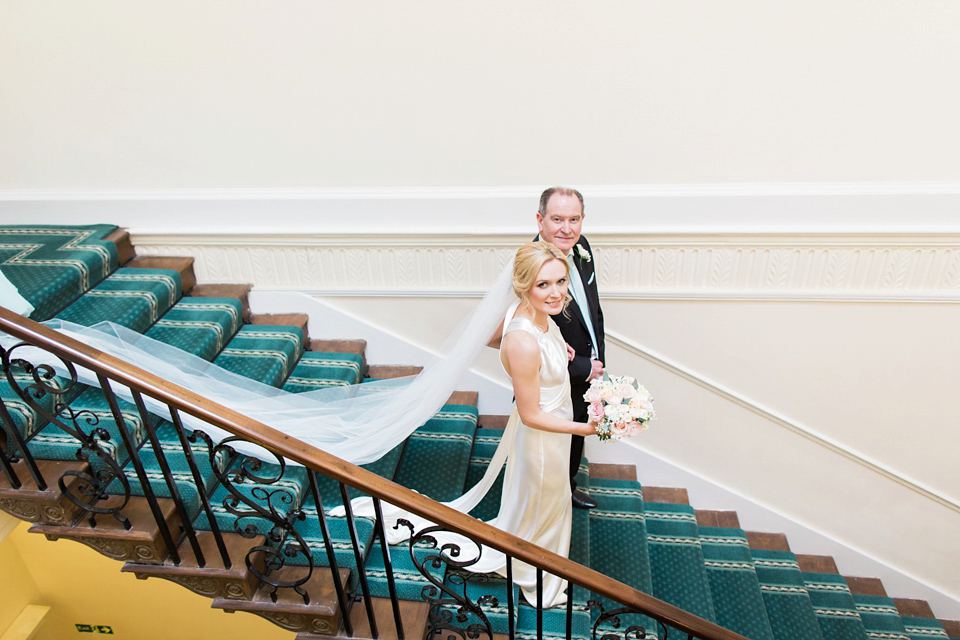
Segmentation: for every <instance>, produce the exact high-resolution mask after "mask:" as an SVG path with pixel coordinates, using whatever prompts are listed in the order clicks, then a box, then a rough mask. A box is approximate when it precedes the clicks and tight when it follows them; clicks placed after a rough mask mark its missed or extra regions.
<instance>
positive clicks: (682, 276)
mask: <svg viewBox="0 0 960 640" xmlns="http://www.w3.org/2000/svg"><path fill="white" fill-rule="evenodd" d="M170 239H171V238H170V237H169V236H164V237H163V238H158V240H161V242H157V243H152V242H151V240H150V238H149V237H145V238H138V243H137V249H138V251H140V252H141V253H142V254H144V255H192V256H194V257H195V258H196V263H195V269H196V272H197V277H198V278H199V280H200V281H201V282H253V283H254V284H255V285H256V286H258V287H263V288H284V289H287V288H292V289H299V290H303V291H307V292H314V293H318V294H329V295H337V294H340V295H342V294H356V295H380V294H389V295H410V296H417V295H437V294H444V295H449V294H455V293H460V294H462V295H476V294H479V293H482V292H483V291H485V290H486V289H487V288H488V287H489V286H490V285H491V284H492V283H493V281H494V280H495V278H496V276H497V274H498V273H499V272H500V270H501V269H502V268H503V266H504V265H505V264H506V263H507V262H508V261H509V259H510V256H511V255H512V252H513V250H514V248H515V247H516V246H517V245H518V244H519V243H520V242H523V241H524V240H526V238H513V237H502V238H498V237H484V239H483V240H482V241H478V242H477V243H476V245H475V246H468V245H465V243H464V239H463V237H456V236H450V237H441V236H438V237H431V238H429V241H428V242H423V243H421V244H417V242H416V241H415V240H413V239H410V238H406V237H395V236H388V235H383V236H378V235H375V234H372V235H370V236H363V237H357V236H349V237H343V238H340V239H339V242H338V241H337V240H338V239H337V238H329V237H328V238H323V239H322V240H321V239H311V238H309V237H307V238H297V239H291V238H285V237H284V238H274V239H269V238H268V239H266V240H265V239H264V238H263V237H249V238H247V237H237V236H230V237H224V238H222V239H219V240H218V239H217V238H215V237H214V238H211V237H210V236H204V237H202V238H199V237H197V238H191V237H190V236H182V237H177V239H178V240H179V241H178V242H176V243H175V244H174V243H170V242H169V240H170ZM590 240H591V243H592V246H593V249H594V253H595V258H596V264H597V277H598V283H599V286H600V289H601V291H602V292H603V294H604V296H605V297H607V298H609V297H616V298H634V297H636V298H658V297H663V298H690V299H697V298H710V299H716V298H744V297H747V298H758V299H778V298H785V299H795V298H801V299H825V300H832V299H853V300H855V299H869V300H897V301H900V300H919V301H927V300H931V299H932V300H948V301H957V300H960V236H956V235H930V236H906V237H902V236H892V235H891V236H877V235H857V234H848V235H831V236H817V235H796V234H783V235H775V234H774V235H770V234H768V235H763V236H752V235H726V236H716V235H689V236H660V235H639V234H634V235H629V236H616V235H610V234H599V235H591V236H590ZM164 241H165V242H164Z"/></svg>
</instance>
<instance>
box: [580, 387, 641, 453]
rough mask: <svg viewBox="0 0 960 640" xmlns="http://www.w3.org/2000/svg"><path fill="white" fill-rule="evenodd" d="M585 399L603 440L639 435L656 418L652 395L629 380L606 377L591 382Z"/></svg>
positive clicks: (598, 434) (598, 435)
mask: <svg viewBox="0 0 960 640" xmlns="http://www.w3.org/2000/svg"><path fill="white" fill-rule="evenodd" d="M583 399H584V400H586V401H587V402H588V403H590V406H589V407H587V414H588V416H589V417H590V419H591V420H593V421H594V422H596V423H597V437H599V438H600V440H610V439H613V440H619V439H621V438H628V437H633V436H635V435H639V434H640V433H642V432H643V431H644V430H645V429H646V428H647V423H648V422H649V421H650V420H653V419H654V418H655V417H656V413H655V412H654V410H653V398H651V397H650V392H649V391H647V390H646V389H645V388H644V387H643V385H641V384H640V383H639V382H637V381H636V379H634V378H631V377H630V376H609V375H607V374H606V373H604V374H603V375H602V376H599V377H596V378H594V379H593V380H592V381H591V382H590V388H589V389H587V392H586V393H584V394H583Z"/></svg>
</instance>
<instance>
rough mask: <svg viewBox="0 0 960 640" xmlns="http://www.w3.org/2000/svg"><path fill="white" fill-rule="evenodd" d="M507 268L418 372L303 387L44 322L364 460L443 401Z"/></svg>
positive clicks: (501, 305) (485, 335)
mask: <svg viewBox="0 0 960 640" xmlns="http://www.w3.org/2000/svg"><path fill="white" fill-rule="evenodd" d="M512 271H513V261H512V260H510V263H509V264H508V265H507V266H506V268H505V269H504V270H503V271H502V272H501V274H500V276H499V277H498V278H497V281H496V283H495V284H494V285H493V287H492V288H491V289H490V290H489V291H488V293H487V294H486V296H484V298H483V300H482V301H481V302H480V303H479V304H478V305H477V307H476V308H475V309H474V311H473V312H472V313H471V314H470V315H469V316H468V317H467V318H466V319H465V320H464V321H463V322H462V323H461V324H460V326H459V328H458V329H457V330H456V331H454V332H453V333H452V334H451V335H450V336H449V337H448V339H447V340H446V342H445V344H444V347H443V349H442V350H441V352H440V355H438V356H437V357H435V358H434V359H433V360H432V361H431V362H429V363H428V364H427V365H426V366H425V367H424V368H423V371H422V372H421V373H420V374H419V375H417V376H414V377H409V378H399V379H394V380H383V381H377V382H368V383H364V384H358V385H352V386H346V387H335V388H330V389H321V390H317V391H311V392H307V393H300V394H296V393H288V392H285V391H282V390H280V389H276V388H274V387H271V386H268V385H265V384H262V383H259V382H256V381H254V380H250V379H248V378H245V377H242V376H239V375H237V374H234V373H231V372H229V371H226V370H224V369H221V368H219V367H217V366H215V365H213V364H211V363H209V362H207V361H206V360H203V359H201V358H198V357H196V356H193V355H191V354H188V353H186V352H184V351H181V350H180V349H177V348H175V347H172V346H169V345H167V344H164V343H162V342H157V341H156V340H153V339H151V338H148V337H146V336H144V335H141V334H139V333H136V332H134V331H131V330H129V329H126V328H124V327H122V326H119V325H116V324H114V323H111V322H102V323H99V324H96V325H94V326H92V327H85V326H82V325H77V324H74V323H71V322H66V321H62V320H56V319H55V320H50V321H48V322H46V323H45V324H46V325H47V326H48V327H50V328H52V329H55V330H57V331H59V332H61V333H63V334H65V335H67V336H69V337H72V338H75V339H77V340H79V341H81V342H84V343H86V344H88V345H90V346H92V347H94V348H96V349H99V350H101V351H104V352H106V353H108V354H110V355H113V356H116V357H117V358H120V359H121V360H124V361H126V362H129V363H131V364H134V365H136V366H138V367H140V368H142V369H145V370H147V371H149V372H150V373H153V374H156V375H158V376H160V377H162V378H165V379H167V380H169V381H171V382H174V383H176V384H178V385H180V386H182V387H184V388H186V389H189V390H191V391H193V392H195V393H198V394H200V395H202V396H205V397H207V398H209V399H211V400H213V401H215V402H218V403H220V404H223V405H225V406H227V407H230V408H231V409H234V410H236V411H239V412H240V413H243V414H245V415H247V416H248V417H250V418H253V419H255V420H259V421H260V422H263V423H265V424H267V425H269V426H271V427H273V428H275V429H278V430H280V431H282V432H284V433H286V434H288V435H290V436H293V437H295V438H297V439H299V440H302V441H304V442H307V443H309V444H312V445H314V446H316V447H318V448H320V449H323V450H324V451H326V452H328V453H331V454H333V455H335V456H338V457H340V458H343V459H345V460H347V461H349V462H352V463H355V464H364V463H367V462H372V461H373V460H376V459H377V458H379V457H381V456H382V455H383V454H385V453H386V452H388V451H390V450H391V449H392V448H393V447H395V446H396V445H397V444H399V443H400V442H402V441H403V440H404V439H405V438H406V437H407V436H408V435H410V433H412V432H413V431H414V430H415V429H416V428H417V427H418V426H420V425H422V424H423V423H424V422H426V421H427V420H428V419H429V418H430V417H431V416H433V415H434V414H435V413H436V412H437V410H439V409H440V407H441V406H442V405H443V404H444V402H445V401H446V399H447V398H448V397H449V396H450V393H451V392H452V391H453V390H454V389H455V388H456V385H457V384H458V382H459V381H460V379H461V377H462V375H463V374H464V372H466V371H467V369H469V368H470V366H471V365H472V364H473V362H474V360H475V359H476V357H477V356H478V355H479V353H480V351H481V350H482V349H483V348H484V346H485V345H486V343H487V342H488V341H489V339H490V336H491V335H492V334H493V332H494V331H495V330H496V328H497V326H498V325H499V324H500V322H502V320H503V318H504V314H505V312H506V310H507V308H508V307H509V306H510V304H511V303H513V302H515V301H516V300H517V298H516V295H515V294H514V293H513V289H512V287H511V284H510V281H511V274H512ZM0 341H2V343H3V344H4V346H6V347H7V348H9V347H10V346H12V345H13V344H14V343H15V342H16V340H14V339H13V338H12V337H11V336H8V335H5V334H0ZM18 356H19V357H23V358H26V359H27V360H29V361H31V362H33V363H34V364H40V363H41V362H47V363H49V364H51V365H53V366H55V367H57V366H58V365H60V363H59V362H58V361H57V360H56V358H53V357H52V356H51V355H50V354H46V353H45V352H42V351H39V350H34V349H31V350H30V352H29V353H27V352H26V350H25V349H18ZM61 370H62V367H61ZM78 377H79V379H80V381H81V382H83V383H86V384H89V385H94V386H98V384H99V383H98V379H97V376H96V375H94V374H93V373H92V372H91V371H88V370H79V371H78ZM116 391H117V392H118V394H119V395H121V396H124V395H125V392H126V390H125V389H124V388H120V389H116ZM126 398H127V399H129V394H126ZM145 400H147V401H148V406H149V408H150V409H151V410H153V411H155V412H156V413H157V415H160V416H164V415H167V414H168V410H167V409H166V407H165V406H164V405H163V404H161V403H159V402H151V401H150V400H149V399H148V398H145ZM183 418H184V421H185V422H186V424H187V425H188V426H190V427H192V428H195V429H201V430H203V431H206V432H207V433H208V434H209V435H210V436H211V437H212V438H213V439H214V440H215V441H219V440H221V439H223V438H226V437H228V436H229V435H230V434H228V433H226V432H224V431H222V430H219V429H216V428H214V427H212V426H211V425H209V424H207V423H205V422H202V421H200V420H198V419H195V418H192V417H190V416H187V415H184V416H183ZM236 448H238V449H241V450H242V451H244V453H248V454H250V455H263V453H264V452H263V451H262V450H260V449H259V448H258V447H256V446H253V445H251V446H249V447H247V448H246V450H244V449H243V447H242V445H240V446H237V447H236ZM265 459H267V460H272V459H273V458H272V456H269V457H266V458H265Z"/></svg>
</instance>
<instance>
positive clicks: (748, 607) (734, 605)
mask: <svg viewBox="0 0 960 640" xmlns="http://www.w3.org/2000/svg"><path fill="white" fill-rule="evenodd" d="M700 546H701V547H702V548H703V559H704V564H705V565H706V568H707V577H708V578H709V580H710V592H711V593H712V594H713V608H714V611H715V612H716V614H717V624H719V625H720V626H721V627H725V628H727V629H730V630H732V631H736V632H737V633H739V634H741V635H743V636H746V637H748V638H750V639H751V640H773V630H772V629H771V628H770V621H769V620H768V619H767V611H766V607H765V606H764V604H763V595H762V594H761V592H760V581H759V580H758V579H757V572H756V571H755V570H754V567H753V557H752V556H751V555H750V549H749V546H748V545H747V536H746V534H745V533H744V532H743V530H741V529H734V528H726V527H700Z"/></svg>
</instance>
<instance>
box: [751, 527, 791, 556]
mask: <svg viewBox="0 0 960 640" xmlns="http://www.w3.org/2000/svg"><path fill="white" fill-rule="evenodd" d="M746 534H747V544H748V545H749V546H750V548H751V549H762V550H765V551H790V544H789V543H788V542H787V536H785V535H784V534H782V533H766V532H760V531H747V532H746Z"/></svg>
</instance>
